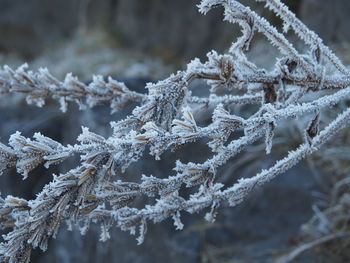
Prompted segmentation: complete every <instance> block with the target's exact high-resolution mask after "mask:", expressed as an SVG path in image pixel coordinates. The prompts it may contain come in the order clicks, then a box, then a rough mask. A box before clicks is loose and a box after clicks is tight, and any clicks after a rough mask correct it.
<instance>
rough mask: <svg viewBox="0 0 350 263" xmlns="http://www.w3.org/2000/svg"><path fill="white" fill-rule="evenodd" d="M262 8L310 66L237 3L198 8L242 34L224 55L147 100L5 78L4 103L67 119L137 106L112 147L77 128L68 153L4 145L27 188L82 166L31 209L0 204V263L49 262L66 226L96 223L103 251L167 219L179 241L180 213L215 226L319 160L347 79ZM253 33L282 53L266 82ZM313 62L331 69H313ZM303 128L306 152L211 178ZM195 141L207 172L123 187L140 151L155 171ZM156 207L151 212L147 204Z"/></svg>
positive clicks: (34, 78) (6, 72)
mask: <svg viewBox="0 0 350 263" xmlns="http://www.w3.org/2000/svg"><path fill="white" fill-rule="evenodd" d="M258 1H263V0H258ZM264 1H266V2H267V3H268V7H269V8H271V9H272V10H273V11H274V12H276V13H277V14H278V15H279V16H280V17H281V19H282V20H283V22H284V23H285V24H286V26H285V27H287V26H290V27H291V28H293V29H294V30H295V31H297V35H298V36H299V38H300V40H301V41H305V42H306V43H307V44H308V45H309V46H310V50H308V51H307V53H306V54H303V53H300V52H298V51H297V50H296V49H295V48H294V46H293V44H292V43H290V42H289V41H288V40H287V38H286V36H285V32H279V31H278V30H277V29H276V28H275V27H274V26H273V25H271V24H270V23H269V22H268V21H266V20H265V19H264V18H262V17H261V16H259V15H258V14H257V13H255V12H254V11H252V10H251V9H250V8H248V7H246V6H244V5H242V4H241V3H239V2H238V1H235V0H225V1H224V0H203V1H202V2H201V4H200V5H199V9H200V11H201V12H202V13H207V12H209V11H210V10H211V9H212V8H213V7H216V6H218V5H220V6H223V7H224V15H225V19H226V20H227V21H229V22H232V23H239V25H240V26H241V28H242V36H241V37H240V38H238V40H237V41H236V42H235V43H233V45H232V46H231V48H230V51H229V53H227V54H222V55H221V54H218V53H217V52H215V51H212V52H209V53H208V55H207V57H208V59H207V61H205V62H201V61H200V60H199V59H194V60H193V61H192V62H190V63H189V64H188V65H187V68H186V69H185V70H183V71H178V72H177V73H176V74H173V75H171V76H169V77H168V78H167V79H164V80H162V81H158V82H157V83H149V84H147V86H146V88H147V90H148V93H147V94H140V93H136V92H133V91H131V90H129V89H128V88H127V87H126V86H125V85H124V84H122V83H119V82H117V81H115V80H113V79H111V78H109V79H108V81H105V80H104V78H103V77H100V76H98V77H94V78H93V81H92V82H91V83H90V84H88V85H86V84H84V83H82V82H80V81H79V80H78V79H77V78H75V77H72V76H71V75H67V77H66V79H65V81H64V82H60V81H59V80H57V79H55V78H54V77H52V76H51V75H50V74H49V73H48V71H47V70H39V71H38V72H31V71H27V70H26V68H25V67H20V68H19V69H17V70H12V69H10V68H9V67H4V68H3V69H1V70H0V93H1V94H5V93H10V92H18V93H26V94H27V101H28V102H29V103H35V104H37V105H38V106H42V105H43V104H44V102H45V99H46V98H48V97H52V98H54V99H57V100H58V101H59V102H60V103H61V108H62V109H63V110H64V109H65V108H66V102H68V101H75V102H77V103H78V104H79V105H88V106H94V105H96V104H100V103H108V104H111V108H112V111H114V110H117V108H118V107H121V106H123V105H125V104H127V103H129V102H138V103H139V104H138V106H136V107H135V108H134V110H133V111H132V114H130V115H129V116H128V117H126V118H125V119H123V120H120V121H118V122H112V123H111V126H112V129H113V133H112V135H111V136H110V137H109V138H104V137H103V136H100V135H98V134H95V133H93V132H90V131H89V130H88V129H87V128H83V131H82V133H81V135H80V136H79V137H78V139H77V142H76V144H74V145H67V146H64V145H62V144H61V143H59V142H56V141H54V140H52V139H50V138H48V137H45V136H43V135H41V134H39V133H36V134H35V135H34V136H33V139H30V138H25V137H24V136H22V135H21V134H20V133H19V132H17V133H15V134H13V135H12V136H11V137H10V140H9V143H8V145H5V144H0V172H3V171H5V170H7V169H10V168H13V167H16V169H17V171H18V172H19V173H21V174H23V175H24V178H26V177H27V176H28V175H29V174H30V172H31V171H32V170H33V169H34V168H35V167H37V166H39V165H42V164H43V165H44V166H46V167H48V166H49V165H53V164H58V163H60V162H63V161H65V160H66V159H67V158H69V157H70V156H72V155H79V156H80V164H79V165H78V166H77V167H76V168H74V169H72V170H70V171H68V172H66V173H62V174H59V175H55V176H54V179H53V181H52V182H50V183H49V184H47V185H46V186H45V187H44V188H43V189H42V191H41V192H40V193H39V194H38V195H37V197H36V198H35V199H33V200H23V199H19V198H15V197H12V196H8V197H7V198H4V199H0V224H1V225H2V226H4V227H7V228H10V229H11V231H10V232H9V233H8V234H7V235H5V236H4V242H3V243H1V245H0V261H1V262H11V263H12V262H29V259H30V253H31V251H32V249H33V248H36V247H40V248H41V249H42V250H46V249H47V242H48V240H49V238H51V237H55V236H56V235H57V233H58V231H59V228H60V226H61V224H62V223H63V222H68V224H69V225H72V226H73V225H78V226H80V230H81V231H82V233H84V232H85V231H87V229H88V226H89V225H90V223H93V222H95V223H99V224H101V226H102V233H101V240H103V241H105V240H106V239H108V238H109V233H108V230H109V228H110V227H112V226H113V225H116V226H118V227H120V228H121V229H122V230H127V231H130V232H131V233H135V232H136V231H138V232H139V238H138V241H139V243H142V241H143V239H144V236H145V233H146V231H147V222H148V221H153V222H160V221H163V220H164V219H166V218H169V217H171V218H172V219H173V220H174V224H175V226H176V228H177V229H181V228H182V227H183V224H182V223H181V212H183V211H187V212H190V213H194V212H198V211H200V210H203V209H205V208H208V207H209V212H208V213H207V214H206V216H205V218H206V219H207V220H209V221H213V220H215V214H216V210H217V208H218V207H219V206H220V204H221V203H222V202H223V201H227V202H228V204H229V205H231V206H235V205H237V204H239V203H240V202H242V201H243V200H244V198H245V197H246V196H247V195H248V194H249V193H250V192H251V191H252V190H253V189H254V188H256V187H258V186H260V185H262V184H264V183H267V182H269V181H270V180H272V179H273V178H275V177H276V176H277V175H279V174H281V173H283V172H285V171H286V170H288V169H290V168H291V167H293V166H294V165H295V164H296V163H298V162H299V161H300V160H302V159H303V158H305V157H307V156H309V155H311V154H312V153H314V152H315V151H317V150H319V149H320V147H321V146H322V145H323V144H324V143H325V142H327V141H329V140H330V139H331V138H332V137H333V136H334V135H336V134H337V133H338V132H339V131H340V130H341V129H344V128H345V127H347V126H348V125H349V122H350V109H349V108H347V109H346V110H345V111H344V113H342V114H340V115H339V116H338V117H337V118H336V119H334V120H332V121H329V124H328V126H326V127H325V128H324V129H323V130H322V131H321V132H320V130H321V127H320V126H321V124H320V120H322V114H321V112H322V111H324V110H329V109H331V108H332V107H333V106H335V105H337V104H339V103H342V102H344V101H347V100H348V99H349V98H350V75H349V74H348V73H347V71H346V68H345V67H344V66H343V65H342V64H341V62H340V60H339V59H338V58H336V57H335V56H334V55H333V53H332V52H331V51H330V50H329V49H328V48H327V47H325V46H324V45H323V44H322V41H321V40H320V39H319V38H318V37H317V36H316V35H315V34H314V33H312V32H311V31H310V30H308V29H307V28H306V27H305V26H304V25H303V24H302V23H301V22H300V21H299V20H298V19H296V18H295V16H294V15H293V14H292V13H290V11H289V10H288V9H286V7H285V6H284V5H283V4H282V3H280V2H279V1H277V0H264ZM256 32H260V33H262V34H263V35H264V36H265V37H266V38H267V39H268V40H269V41H270V42H271V44H272V45H273V46H275V47H277V48H278V50H280V52H281V56H280V57H278V58H276V63H275V66H274V68H273V69H272V70H271V71H267V70H265V69H262V68H259V67H257V66H256V65H255V64H254V63H253V62H251V61H249V60H248V58H247V56H246V55H245V53H246V52H247V51H248V50H249V46H250V42H251V40H252V38H253V36H254V34H255V33H256ZM311 42H315V43H316V44H315V45H317V47H318V48H317V49H315V45H314V44H313V43H311ZM311 44H312V45H311ZM321 55H322V56H325V57H326V58H327V59H321ZM334 69H337V71H336V72H334ZM194 80H204V81H206V82H207V84H208V86H209V87H210V90H209V96H207V97H197V96H192V92H191V83H192V82H193V81H194ZM203 88H206V87H205V86H203ZM223 91H224V92H223ZM252 104H253V105H255V107H252V108H251V111H248V112H246V113H244V114H243V115H244V116H243V115H242V116H238V115H239V114H237V113H236V112H235V111H234V110H233V109H234V108H235V107H233V106H235V105H252ZM203 109H207V110H208V111H207V112H210V110H213V113H212V116H211V122H210V121H209V124H208V123H204V124H203V123H202V122H201V121H199V118H198V115H199V114H200V112H201V110H203ZM208 119H209V117H208ZM305 119H309V124H308V125H305V127H304V138H302V140H303V141H302V142H301V143H300V145H299V147H297V148H296V149H295V150H292V151H290V152H289V154H288V155H287V157H285V158H284V159H282V160H280V161H277V162H276V163H275V165H274V166H272V167H271V168H269V169H268V170H262V171H261V172H260V173H259V174H257V175H253V176H252V177H250V178H242V179H240V180H238V182H237V183H236V184H234V185H232V186H224V185H223V184H220V183H217V182H216V178H217V177H220V173H218V171H219V168H221V167H223V166H224V165H225V164H226V163H228V162H229V161H230V160H232V159H233V158H234V157H235V156H237V155H238V154H240V153H242V152H244V151H245V150H246V149H247V148H248V147H250V146H251V145H254V144H265V147H264V148H265V152H266V154H269V153H270V152H271V151H272V150H273V146H274V135H275V133H276V132H278V131H279V129H281V128H282V122H283V121H285V120H303V121H304V120H305ZM232 138H234V139H232ZM201 139H206V141H208V146H209V148H210V149H211V156H210V158H208V159H207V160H206V161H204V162H202V163H193V162H188V163H182V162H180V161H177V162H176V163H175V164H174V166H175V167H174V173H173V174H170V175H168V177H166V176H165V177H162V178H158V177H155V176H153V175H140V179H139V181H138V182H128V181H127V180H125V181H122V180H121V178H122V177H121V176H120V175H121V174H122V173H124V171H125V170H126V169H127V168H128V167H129V166H130V164H131V163H133V162H136V161H139V160H141V159H142V158H143V156H144V154H145V153H146V151H149V153H150V155H152V156H154V158H155V159H156V160H158V159H160V158H162V157H163V154H164V153H165V152H168V151H169V150H172V149H181V146H182V145H184V144H187V143H190V142H197V143H198V142H200V140H201ZM183 186H185V187H187V188H191V189H193V190H194V192H195V193H194V194H192V195H191V196H190V197H189V198H185V197H183V196H181V194H180V191H179V190H180V189H181V187H183ZM137 197H140V198H144V199H146V200H148V199H150V200H148V203H149V204H148V205H145V206H144V207H143V208H136V206H135V202H134V200H135V199H136V198H137ZM152 198H153V199H154V198H156V200H155V201H153V203H150V202H152V201H151V200H153V199H152Z"/></svg>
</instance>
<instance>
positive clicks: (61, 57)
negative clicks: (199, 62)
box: [0, 0, 350, 263]
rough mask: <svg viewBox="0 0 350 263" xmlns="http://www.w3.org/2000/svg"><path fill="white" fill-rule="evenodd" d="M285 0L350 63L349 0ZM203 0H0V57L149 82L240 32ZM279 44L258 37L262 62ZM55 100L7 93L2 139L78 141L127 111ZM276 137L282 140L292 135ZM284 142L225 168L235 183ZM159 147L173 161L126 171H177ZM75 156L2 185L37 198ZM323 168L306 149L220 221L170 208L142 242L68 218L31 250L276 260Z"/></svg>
mask: <svg viewBox="0 0 350 263" xmlns="http://www.w3.org/2000/svg"><path fill="white" fill-rule="evenodd" d="M242 2H244V3H246V4H248V5H250V6H252V7H253V8H254V9H255V10H257V11H258V12H260V14H262V15H263V16H265V17H266V18H270V19H272V21H274V22H275V24H276V25H277V26H278V25H279V23H280V21H279V20H278V19H277V18H276V17H274V16H273V15H272V14H271V13H270V12H268V11H266V10H265V9H263V6H262V5H261V4H256V3H255V1H251V0H244V1H242ZM284 2H285V3H286V4H288V5H289V7H290V8H291V9H292V10H293V11H294V12H295V13H296V14H297V16H298V17H300V18H301V19H302V20H303V21H304V22H305V23H306V24H307V25H308V26H309V27H310V28H311V29H313V30H315V31H316V32H317V33H318V34H319V35H320V36H321V37H322V38H323V39H324V41H325V42H326V43H327V44H329V45H330V46H331V47H332V48H333V49H334V50H335V52H336V53H337V55H339V56H340V57H341V58H342V59H343V61H344V62H345V63H350V52H349V51H350V48H349V46H350V45H349V43H350V34H349V25H350V16H349V11H350V1H349V0H332V1H330V0H285V1H284ZM196 4H198V1H194V0H176V1H174V0H143V1H140V0H60V1H57V0H16V1H13V0H0V65H5V64H8V65H9V66H11V67H13V68H16V67H17V66H19V65H21V64H22V63H24V62H28V63H29V66H30V69H32V70H35V69H37V68H39V67H47V68H48V69H49V70H50V71H51V73H52V74H53V75H54V76H56V77H57V78H59V79H63V78H64V76H65V74H66V73H68V72H73V74H74V75H77V76H79V78H80V79H82V80H83V81H86V82H89V80H90V79H91V78H92V75H93V74H102V75H104V76H108V75H111V76H113V77H114V78H116V79H120V80H122V81H125V82H126V84H127V85H129V87H130V88H132V89H135V90H138V91H144V85H145V83H146V82H148V81H155V80H158V79H162V78H165V77H166V76H167V75H169V74H170V73H172V72H174V71H176V70H178V69H182V68H184V67H185V65H186V63H188V62H189V61H190V60H191V59H193V58H194V57H199V58H201V59H205V55H206V53H207V52H208V51H210V50H212V49H214V50H217V51H218V52H221V53H222V52H225V50H226V49H227V48H228V47H229V46H230V43H232V41H234V39H236V37H237V36H238V35H239V28H238V27H237V26H235V25H231V24H228V23H226V22H223V21H222V10H221V9H215V10H213V11H211V12H210V13H209V14H208V15H206V16H203V15H201V14H199V13H198V11H197V8H196ZM291 38H293V36H292V35H291ZM259 41H260V40H259V38H257V39H256V40H255V42H259ZM300 48H302V47H300ZM274 52H275V51H270V49H269V47H268V45H267V44H266V43H263V42H261V44H260V45H255V46H254V47H253V49H252V51H251V54H250V56H251V57H254V60H255V61H257V63H258V64H261V65H265V64H268V61H269V58H271V57H273V55H275V54H276V52H275V53H274ZM58 108H59V107H58V105H57V104H55V103H48V105H46V106H45V108H44V109H38V108H35V107H34V106H28V105H26V103H25V100H24V99H23V97H21V96H17V95H16V96H13V95H6V96H1V97H0V139H1V142H3V143H6V142H7V141H8V138H9V136H10V135H11V134H13V133H14V132H16V131H17V130H18V131H21V132H22V134H23V135H24V136H28V137H30V136H32V135H33V133H34V132H36V131H40V132H41V133H43V134H44V135H46V136H49V137H51V138H54V139H56V140H59V141H60V142H63V143H65V144H67V143H74V141H75V140H76V137H77V135H78V134H79V133H80V131H81V126H82V125H84V126H87V127H90V128H91V130H92V131H94V132H97V133H99V134H101V135H104V136H108V135H109V134H110V132H111V131H110V128H109V124H108V123H109V121H111V120H118V119H121V118H123V116H124V115H125V114H126V112H121V113H117V114H113V115H110V114H109V109H108V107H107V106H106V107H96V108H94V109H92V110H86V111H79V110H78V109H77V107H76V106H75V105H70V108H69V111H68V112H67V113H66V114H62V113H61V112H59V109H58ZM285 135H287V136H286V137H288V139H289V140H291V139H292V140H293V139H294V138H295V137H298V136H296V135H295V132H293V130H290V131H288V130H287V131H286V133H285ZM280 139H281V140H279V142H280V143H281V145H282V144H283V143H285V142H286V140H285V138H283V137H281V138H280ZM298 139H300V138H296V139H295V140H296V141H298ZM287 142H288V143H290V142H289V141H287ZM196 147H197V148H191V149H192V150H193V149H195V150H197V151H201V152H202V149H201V148H200V147H201V146H196ZM189 149H190V147H187V149H186V148H185V149H184V153H183V155H182V157H180V158H184V160H187V159H189V158H190V155H191V153H190V152H189ZM283 151H284V153H282V152H283ZM285 151H286V149H285V148H283V147H282V146H281V147H279V151H276V152H274V154H273V155H272V157H269V158H268V159H266V158H265V157H264V159H263V160H264V161H260V160H262V159H261V156H258V155H254V154H251V155H249V156H248V157H247V156H239V161H240V162H237V161H238V160H233V162H232V163H231V164H229V165H228V166H227V167H225V169H223V171H222V174H223V178H225V179H222V180H223V181H224V182H228V183H232V182H234V181H235V180H237V178H240V177H242V174H243V175H244V174H248V175H252V174H253V173H255V172H257V171H259V170H260V169H261V168H267V167H269V166H270V165H271V164H272V163H273V162H274V160H275V159H277V158H280V157H281V156H283V155H281V154H285ZM252 152H254V151H253V150H252ZM147 158H148V157H146V160H147ZM163 159H166V160H167V162H160V163H156V162H154V161H152V160H149V161H148V162H147V163H146V162H144V163H142V162H140V163H138V164H137V165H135V166H134V167H133V168H132V169H133V170H130V169H129V171H128V172H127V173H129V174H131V175H130V176H135V178H139V176H140V174H141V173H146V174H151V173H153V174H157V173H159V174H162V173H164V171H171V167H173V164H174V162H173V160H175V159H176V157H174V156H172V157H170V156H169V158H163ZM189 160H190V159H189ZM75 161H76V160H75ZM191 161H193V159H192V160H191ZM235 161H236V162H235ZM69 167H74V160H72V161H71V163H68V164H64V165H62V166H60V167H57V168H52V169H51V168H50V170H46V169H44V168H37V169H36V170H35V171H34V172H33V173H32V175H31V176H30V178H29V179H27V180H26V181H22V180H21V176H20V175H17V174H16V172H15V171H9V172H7V173H6V174H5V175H3V176H2V177H1V178H0V179H1V184H0V190H1V193H2V195H3V196H6V195H7V194H12V195H14V196H20V197H24V198H27V199H31V198H34V197H35V194H36V193H38V191H40V189H41V188H42V186H43V185H44V184H45V183H47V182H49V181H50V180H51V179H52V176H51V174H52V173H58V172H64V171H67V169H68V168H69ZM325 173H327V171H324V170H319V169H316V171H315V167H314V166H312V165H311V166H310V162H309V161H308V162H304V163H302V164H300V165H298V166H297V167H296V168H294V169H292V170H290V171H289V172H287V173H286V174H285V175H283V176H281V177H280V178H277V179H276V180H274V181H273V182H272V183H271V184H269V185H267V186H265V187H263V188H261V189H258V190H256V191H255V192H254V193H253V194H252V195H251V196H250V197H249V198H248V200H247V201H246V202H245V203H243V204H242V205H240V206H238V207H236V208H227V207H222V208H220V209H219V215H218V218H217V221H216V223H214V224H209V223H207V222H205V221H204V220H203V214H200V215H189V216H187V215H185V217H184V223H185V229H184V230H183V231H181V232H179V231H176V230H175V229H174V227H173V225H172V222H171V221H170V220H169V221H166V222H164V223H162V224H157V225H154V226H153V225H151V226H150V227H149V230H148V234H147V236H146V240H145V243H144V244H143V245H141V246H137V245H136V241H135V237H130V236H129V234H128V233H123V232H121V231H119V230H117V229H115V230H113V231H112V234H111V240H109V241H107V242H106V243H102V242H99V241H98V239H99V229H98V226H96V227H93V228H92V229H91V230H90V231H89V232H88V234H87V235H86V236H84V237H82V236H81V235H80V233H79V232H78V231H76V230H73V231H72V232H68V231H67V230H66V228H65V226H63V227H62V229H61V234H60V235H59V237H58V238H57V239H56V240H52V242H51V243H50V245H49V250H48V251H47V252H46V253H41V252H40V251H37V252H35V253H34V255H33V257H32V262H40V263H41V262H57V263H58V262H60V263H70V262H83V263H85V262H86V263H87V262H89V263H90V262H91V263H92V262H121V263H124V262H140V263H141V262H142V263H147V262H150V263H151V262H168V263H171V262H181V263H187V262H188V263H191V262H203V263H204V262H205V263H209V262H272V261H271V260H272V258H275V257H278V256H280V255H281V254H283V253H284V252H286V251H288V249H289V248H290V247H292V246H294V245H295V244H297V243H298V241H299V240H300V239H301V237H300V235H299V234H300V226H301V225H302V224H303V223H305V222H307V221H308V220H309V219H310V218H311V216H312V215H313V213H314V212H313V209H312V206H313V204H315V202H317V201H319V200H320V198H319V196H320V195H321V194H322V193H324V192H327V187H328V186H329V185H330V184H331V183H329V181H330V180H329V178H328V177H327V176H325V175H324V174H325ZM328 173H330V172H329V171H328ZM315 174H316V175H315ZM320 178H321V179H320ZM225 180H226V181H225ZM325 188H326V189H325ZM332 249H333V248H332ZM342 251H343V250H340V251H338V250H337V251H336V252H335V254H337V255H338V256H339V255H340V256H339V258H341V259H339V258H337V259H334V260H333V261H329V258H327V257H326V258H325V257H324V254H322V253H321V254H320V253H313V252H308V253H305V255H303V256H302V257H300V258H299V260H298V261H295V262H347V260H350V259H349V258H348V257H347V255H346V253H345V254H342ZM333 254H334V253H333ZM333 254H332V255H333ZM327 256H330V255H328V254H327ZM338 259H339V261H336V260H338ZM322 260H325V261H322ZM342 260H345V261H342Z"/></svg>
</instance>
